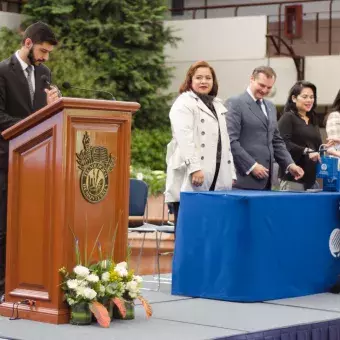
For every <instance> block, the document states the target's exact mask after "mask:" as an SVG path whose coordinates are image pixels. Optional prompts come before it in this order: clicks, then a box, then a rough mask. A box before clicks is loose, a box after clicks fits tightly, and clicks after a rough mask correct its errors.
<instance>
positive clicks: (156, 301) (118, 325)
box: [0, 275, 340, 340]
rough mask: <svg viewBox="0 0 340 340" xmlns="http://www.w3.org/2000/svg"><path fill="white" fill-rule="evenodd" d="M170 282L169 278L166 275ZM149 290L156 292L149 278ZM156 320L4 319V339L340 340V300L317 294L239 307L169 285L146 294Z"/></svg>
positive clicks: (0, 329)
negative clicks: (105, 323) (106, 323)
mask: <svg viewBox="0 0 340 340" xmlns="http://www.w3.org/2000/svg"><path fill="white" fill-rule="evenodd" d="M163 276H166V275H163ZM145 280H146V281H150V282H146V283H145V286H146V287H156V283H155V282H152V281H153V278H152V277H150V276H147V277H145ZM143 295H144V297H146V298H147V299H148V300H149V302H150V303H151V304H152V308H153V312H154V315H153V317H152V318H150V319H149V320H147V319H146V318H145V314H144V310H143V309H142V307H141V306H140V305H137V306H136V319H135V320H131V321H121V320H119V321H118V320H114V321H113V322H112V323H111V326H110V328H108V329H104V328H100V327H98V326H97V325H92V326H71V325H51V324H43V323H39V322H33V321H28V320H15V321H10V320H9V319H8V318H4V317H0V339H17V340H78V339H79V340H90V339H91V340H93V339H96V340H102V339H103V340H104V339H105V340H132V339H138V340H173V339H175V340H180V339H183V340H202V339H227V338H228V340H252V339H256V340H262V339H266V340H338V339H339V338H340V295H334V294H318V295H312V296H305V297H300V298H294V299H283V300H275V301H268V302H264V303H234V302H226V301H216V300H206V299H199V298H187V297H181V296H172V295H171V294H170V285H169V284H167V283H163V284H162V285H161V290H160V292H154V291H144V292H143Z"/></svg>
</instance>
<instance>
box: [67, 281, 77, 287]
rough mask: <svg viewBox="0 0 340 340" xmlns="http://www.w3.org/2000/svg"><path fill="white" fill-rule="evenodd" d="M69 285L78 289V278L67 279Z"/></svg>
mask: <svg viewBox="0 0 340 340" xmlns="http://www.w3.org/2000/svg"><path fill="white" fill-rule="evenodd" d="M66 284H67V287H68V288H70V289H76V288H77V287H78V280H76V279H74V280H67V281H66Z"/></svg>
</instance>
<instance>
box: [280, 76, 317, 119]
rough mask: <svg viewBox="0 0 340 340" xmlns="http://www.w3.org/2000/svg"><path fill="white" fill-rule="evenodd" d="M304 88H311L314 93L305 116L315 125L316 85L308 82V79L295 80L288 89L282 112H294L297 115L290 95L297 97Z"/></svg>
mask: <svg viewBox="0 0 340 340" xmlns="http://www.w3.org/2000/svg"><path fill="white" fill-rule="evenodd" d="M305 88H309V89H311V90H312V91H313V94H314V103H313V106H312V108H311V109H310V111H309V112H307V116H308V117H309V118H310V119H311V122H312V124H313V125H316V124H317V120H316V117H315V108H316V106H317V98H316V86H315V85H314V84H312V83H310V82H309V81H304V80H300V81H297V82H296V83H295V84H294V85H293V87H292V88H291V89H290V90H289V93H288V99H287V102H286V104H285V106H284V109H283V114H284V113H285V112H294V113H295V114H297V115H298V114H299V113H298V110H297V107H296V103H294V102H293V99H292V97H293V96H294V97H297V96H298V95H299V94H301V92H302V90H303V89H305Z"/></svg>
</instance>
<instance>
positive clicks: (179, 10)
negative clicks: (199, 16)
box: [171, 0, 184, 16]
mask: <svg viewBox="0 0 340 340" xmlns="http://www.w3.org/2000/svg"><path fill="white" fill-rule="evenodd" d="M171 7H172V9H173V11H172V16H177V15H183V14H184V11H183V7H184V0H172V6H171Z"/></svg>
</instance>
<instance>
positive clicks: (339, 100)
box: [323, 90, 340, 126]
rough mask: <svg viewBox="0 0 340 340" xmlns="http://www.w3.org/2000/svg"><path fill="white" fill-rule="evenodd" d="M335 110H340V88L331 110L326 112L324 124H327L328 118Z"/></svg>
mask: <svg viewBox="0 0 340 340" xmlns="http://www.w3.org/2000/svg"><path fill="white" fill-rule="evenodd" d="M334 111H337V112H340V90H339V91H338V93H337V95H336V97H335V99H334V102H333V104H332V107H331V110H330V111H329V112H328V113H327V114H326V116H325V119H324V120H323V124H324V126H326V123H327V119H328V117H329V115H330V114H331V113H332V112H334Z"/></svg>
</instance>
